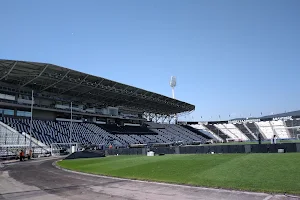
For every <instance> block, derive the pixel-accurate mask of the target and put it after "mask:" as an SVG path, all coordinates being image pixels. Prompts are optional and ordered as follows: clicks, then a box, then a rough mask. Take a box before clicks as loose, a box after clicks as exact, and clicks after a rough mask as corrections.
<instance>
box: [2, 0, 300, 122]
mask: <svg viewBox="0 0 300 200" xmlns="http://www.w3.org/2000/svg"><path fill="white" fill-rule="evenodd" d="M0 7H1V12H0V25H1V28H0V58H2V59H16V60H26V61H37V62H49V63H52V64H57V65H60V66H64V67H68V68H71V69H75V70H79V71H82V72H85V73H91V74H94V75H98V76H102V77H105V78H108V79H112V80H115V81H119V82H122V83H125V84H129V85H133V86H136V87H141V88H144V89H146V90H151V91H153V92H157V93H160V94H164V95H166V96H171V94H172V93H171V88H170V86H169V79H170V76H171V75H174V76H176V77H177V80H178V86H177V87H176V91H175V95H176V98H178V99H180V100H182V101H186V102H189V103H192V104H195V105H196V111H195V112H193V113H192V114H191V115H189V116H186V119H189V120H191V119H193V120H201V116H202V120H210V119H211V116H212V119H218V118H219V117H218V116H219V115H220V116H221V119H228V118H229V114H231V117H237V116H240V115H242V116H249V115H250V113H251V114H252V116H259V115H260V113H261V112H263V114H270V113H271V112H274V113H278V112H284V111H292V110H297V109H300V83H299V79H300V39H299V37H300V1H299V0H287V1H284V0H264V1H259V0H255V1H250V0H248V1H247V0H245V1H241V0H226V1H224V0H219V1H218V0H215V1H210V0H205V1H204V0H186V1H182V0H172V1H171V0H151V1H140V0H127V1H126V0H118V1H116V0H109V1H108V0H107V1H102V0H88V1H79V0H78V1H76V0H64V1H61V0H51V1H38V0H36V1H30V0H29V1H22V0H19V1H14V0H11V1H1V2H0ZM183 119H184V118H183Z"/></svg>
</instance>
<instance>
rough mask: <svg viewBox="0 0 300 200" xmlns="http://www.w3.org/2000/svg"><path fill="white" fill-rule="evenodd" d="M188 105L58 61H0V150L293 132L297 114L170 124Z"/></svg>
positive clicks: (190, 108) (285, 136)
mask: <svg viewBox="0 0 300 200" xmlns="http://www.w3.org/2000/svg"><path fill="white" fill-rule="evenodd" d="M32 91H34V92H32ZM32 96H33V98H32ZM194 109H195V106H194V105H191V104H189V103H186V102H182V101H179V100H176V99H173V98H169V97H166V96H163V95H160V94H156V93H153V92H150V91H146V90H143V89H141V88H136V87H132V86H129V85H125V84H122V83H118V82H115V81H111V80H108V79H105V78H101V77H97V76H94V75H90V74H85V73H82V72H78V71H74V70H71V69H67V68H64V67H59V66H56V65H52V64H46V63H36V62H24V61H15V60H0V116H1V122H0V154H2V155H9V154H14V153H15V152H14V151H15V150H16V149H18V148H21V147H27V146H28V145H29V144H30V146H31V145H33V146H34V147H36V148H39V149H40V152H47V151H49V148H50V146H51V144H58V143H60V144H61V143H76V144H80V145H87V146H105V147H107V146H114V147H116V146H117V147H128V146H132V145H148V144H202V143H206V142H208V141H216V142H228V141H232V140H233V141H250V140H257V139H258V137H259V135H261V137H262V138H263V139H271V138H272V137H273V136H274V135H276V136H277V137H278V138H279V139H288V138H297V136H298V132H299V131H298V126H300V121H299V118H298V117H297V116H287V117H281V118H270V119H269V118H266V119H251V120H249V119H247V120H239V121H236V120H235V121H218V122H179V123H178V124H171V123H170V122H171V121H172V120H174V119H176V116H177V114H178V113H185V112H191V111H193V110H194ZM31 110H33V112H32V115H31ZM31 117H32V120H31ZM158 121H160V122H162V123H160V124H158V123H157V122H158ZM31 136H32V137H31Z"/></svg>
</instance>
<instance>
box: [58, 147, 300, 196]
mask: <svg viewBox="0 0 300 200" xmlns="http://www.w3.org/2000/svg"><path fill="white" fill-rule="evenodd" d="M58 165H59V166H61V167H64V168H67V169H71V170H75V171H81V172H87V173H93V174H101V175H109V176H115V177H124V178H132V179H139V180H153V181H159V182H168V183H178V184H189V185H195V186H206V187H218V188H227V189H238V190H248V191H260V192H276V193H284V192H286V193H290V194H300V153H288V154H214V155H211V154H196V155H166V156H155V157H147V156H111V157H106V158H96V159H94V158H93V159H76V160H63V161H60V162H59V163H58Z"/></svg>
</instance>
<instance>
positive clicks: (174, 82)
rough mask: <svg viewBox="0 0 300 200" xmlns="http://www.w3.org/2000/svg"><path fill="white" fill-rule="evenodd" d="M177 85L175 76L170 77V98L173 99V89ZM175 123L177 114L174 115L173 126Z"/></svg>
mask: <svg viewBox="0 0 300 200" xmlns="http://www.w3.org/2000/svg"><path fill="white" fill-rule="evenodd" d="M176 85H177V80H176V77H175V76H171V80H170V86H171V88H172V98H173V99H175V87H176ZM176 123H177V114H175V124H176Z"/></svg>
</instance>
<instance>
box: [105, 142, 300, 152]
mask: <svg viewBox="0 0 300 200" xmlns="http://www.w3.org/2000/svg"><path fill="white" fill-rule="evenodd" d="M278 149H284V152H286V153H291V152H300V144H297V143H284V144H261V145H259V144H252V145H207V146H181V147H154V148H150V149H149V150H151V151H154V152H155V154H208V153H209V154H210V153H212V152H214V153H221V154H226V153H278ZM146 152H147V149H146V148H129V149H111V150H108V151H107V154H108V155H116V154H119V155H142V154H143V155H145V154H146Z"/></svg>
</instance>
